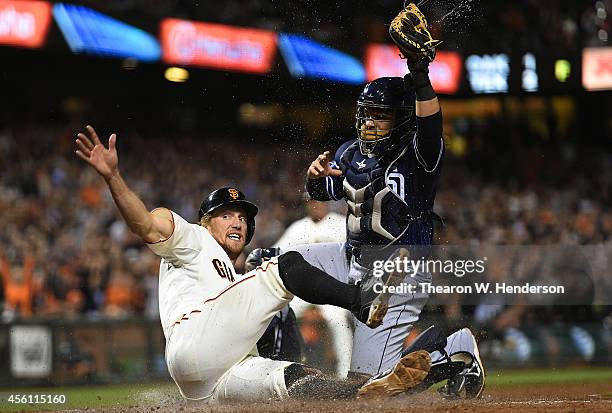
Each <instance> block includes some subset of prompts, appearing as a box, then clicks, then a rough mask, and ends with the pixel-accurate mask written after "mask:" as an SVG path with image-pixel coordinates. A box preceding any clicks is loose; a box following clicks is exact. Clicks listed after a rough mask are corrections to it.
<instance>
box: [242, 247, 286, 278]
mask: <svg viewBox="0 0 612 413" xmlns="http://www.w3.org/2000/svg"><path fill="white" fill-rule="evenodd" d="M279 254H280V248H278V247H272V248H255V249H254V250H253V251H251V253H250V254H249V255H248V256H247V258H246V261H245V262H244V272H249V271H252V270H254V269H255V268H257V267H259V266H260V265H261V264H263V263H264V261H268V260H269V259H270V258H272V257H276V256H277V255H279Z"/></svg>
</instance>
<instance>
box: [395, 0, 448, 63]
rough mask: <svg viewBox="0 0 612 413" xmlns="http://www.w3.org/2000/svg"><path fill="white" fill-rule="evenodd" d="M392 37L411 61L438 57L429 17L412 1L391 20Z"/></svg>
mask: <svg viewBox="0 0 612 413" xmlns="http://www.w3.org/2000/svg"><path fill="white" fill-rule="evenodd" d="M389 34H390V35H391V39H392V40H393V41H394V42H395V44H396V45H397V46H398V47H399V49H400V51H401V52H402V54H403V55H404V58H405V59H408V60H409V61H410V62H420V61H426V62H427V63H429V62H432V61H433V60H434V59H435V57H436V46H437V45H438V44H440V40H435V39H434V38H433V37H431V33H429V29H428V25H427V19H425V16H424V15H423V13H422V12H421V10H419V8H418V7H417V6H416V5H415V4H414V3H410V4H409V5H408V6H406V7H405V8H404V9H403V10H402V11H401V12H400V13H399V14H398V15H397V16H395V18H394V19H393V20H392V21H391V26H390V27H389Z"/></svg>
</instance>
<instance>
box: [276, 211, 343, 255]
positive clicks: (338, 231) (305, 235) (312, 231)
mask: <svg viewBox="0 0 612 413" xmlns="http://www.w3.org/2000/svg"><path fill="white" fill-rule="evenodd" d="M345 241H346V219H345V218H344V216H342V215H340V214H338V213H336V212H330V213H329V214H327V215H325V217H323V219H321V220H320V221H318V222H315V221H313V220H312V218H310V217H305V218H302V219H300V220H298V221H295V222H294V223H293V224H291V225H289V227H288V228H287V229H286V230H285V233H284V234H283V236H282V237H280V239H279V240H278V241H276V244H275V245H274V246H275V247H280V248H281V249H283V250H287V249H289V248H291V247H295V246H296V245H304V244H317V243H321V242H345Z"/></svg>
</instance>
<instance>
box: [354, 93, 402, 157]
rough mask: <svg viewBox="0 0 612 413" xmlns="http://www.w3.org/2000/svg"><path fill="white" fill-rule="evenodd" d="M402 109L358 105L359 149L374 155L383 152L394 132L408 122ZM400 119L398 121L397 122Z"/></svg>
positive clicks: (369, 155) (367, 154)
mask: <svg viewBox="0 0 612 413" xmlns="http://www.w3.org/2000/svg"><path fill="white" fill-rule="evenodd" d="M398 112H403V111H401V110H397V109H388V108H377V107H370V106H366V105H358V106H357V114H356V115H355V118H356V125H355V127H356V128H357V138H358V140H359V151H360V152H361V154H362V155H365V156H368V157H372V156H376V155H380V154H382V153H383V152H384V151H385V150H386V149H387V148H388V147H389V146H390V141H391V139H392V137H393V132H394V131H396V129H398V128H400V127H401V126H403V125H404V124H405V123H406V122H408V120H409V117H407V116H401V115H402V114H403V113H398ZM396 120H398V122H396Z"/></svg>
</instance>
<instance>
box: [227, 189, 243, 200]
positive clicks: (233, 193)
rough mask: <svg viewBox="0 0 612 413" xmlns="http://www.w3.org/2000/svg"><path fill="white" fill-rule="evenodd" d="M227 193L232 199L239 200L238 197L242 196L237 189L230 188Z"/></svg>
mask: <svg viewBox="0 0 612 413" xmlns="http://www.w3.org/2000/svg"><path fill="white" fill-rule="evenodd" d="M227 191H228V192H229V194H230V196H231V197H232V199H238V197H239V196H240V194H239V193H238V190H237V189H234V188H230V189H228V190H227Z"/></svg>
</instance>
